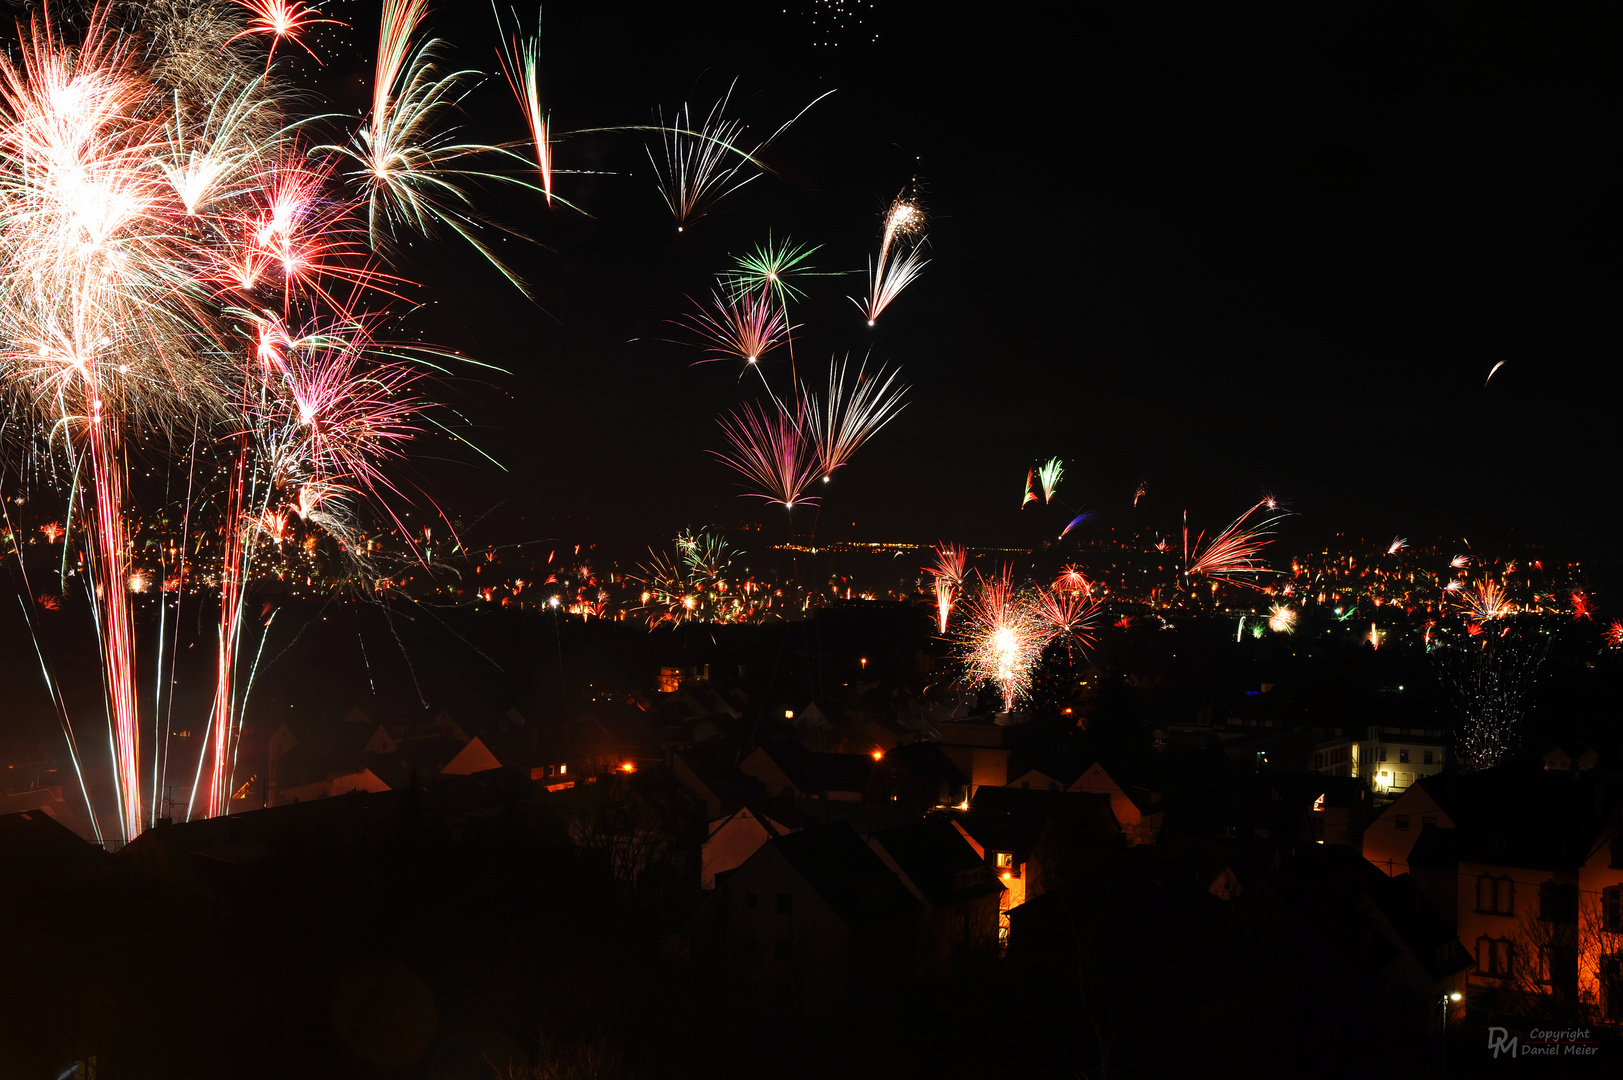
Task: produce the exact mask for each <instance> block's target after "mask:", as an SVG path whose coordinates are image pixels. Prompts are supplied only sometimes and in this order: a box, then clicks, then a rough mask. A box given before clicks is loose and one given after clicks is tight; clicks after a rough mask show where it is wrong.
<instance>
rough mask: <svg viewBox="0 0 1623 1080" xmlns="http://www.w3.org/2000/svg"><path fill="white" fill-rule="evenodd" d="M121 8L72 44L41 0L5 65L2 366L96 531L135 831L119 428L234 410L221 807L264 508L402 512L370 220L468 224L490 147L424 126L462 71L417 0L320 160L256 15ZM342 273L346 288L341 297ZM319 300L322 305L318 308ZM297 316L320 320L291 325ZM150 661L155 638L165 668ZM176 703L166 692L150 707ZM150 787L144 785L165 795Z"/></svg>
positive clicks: (275, 517) (303, 17) (117, 722)
mask: <svg viewBox="0 0 1623 1080" xmlns="http://www.w3.org/2000/svg"><path fill="white" fill-rule="evenodd" d="M237 6H240V7H245V8H248V9H249V10H250V11H251V12H257V13H259V15H260V16H262V17H263V21H262V22H252V23H250V25H249V27H248V32H249V33H254V32H267V33H272V34H274V35H275V36H277V37H286V38H290V39H293V40H295V41H296V40H297V36H298V34H299V33H300V32H302V30H304V29H306V28H308V27H309V26H311V25H314V24H315V23H318V22H334V23H336V22H337V21H336V20H324V19H321V18H319V17H318V13H316V12H315V10H314V9H313V8H310V7H309V6H308V5H304V4H299V3H279V2H271V0H265V2H263V3H238V5H237ZM110 10H111V9H109V8H102V9H98V10H97V11H95V12H94V13H93V15H92V17H91V19H90V20H89V21H88V23H87V24H86V25H85V26H83V27H82V28H80V30H79V33H80V36H81V40H80V41H79V43H78V44H77V45H76V46H68V45H66V44H64V43H62V42H61V41H59V40H58V37H57V35H56V32H55V29H54V28H53V26H52V24H51V22H50V17H49V13H48V11H47V13H46V14H44V15H42V16H39V17H36V18H35V19H34V20H33V22H31V23H30V24H29V27H28V28H27V29H26V30H25V31H24V32H23V41H22V47H21V49H20V51H19V52H18V53H17V54H14V56H15V57H16V58H15V59H11V58H6V59H0V253H3V254H4V255H5V256H6V272H5V275H4V278H3V279H0V342H3V344H0V364H3V371H0V379H3V385H4V388H5V389H6V391H7V392H8V393H9V394H10V395H11V396H12V399H13V401H14V403H15V405H16V406H18V407H19V408H18V409H15V410H14V411H23V412H27V413H31V414H32V415H33V417H34V418H35V419H37V420H38V421H39V426H40V428H41V430H42V432H43V434H42V435H41V441H42V442H43V443H45V444H46V445H47V446H48V447H49V448H50V449H52V450H53V451H54V450H60V451H61V452H63V453H65V454H66V456H67V458H68V461H69V462H70V464H71V465H72V475H73V477H74V486H73V495H72V496H71V497H70V503H71V504H72V505H71V506H70V516H69V518H68V520H69V522H70V523H71V522H72V520H73V517H72V512H78V513H79V514H80V518H79V519H80V520H83V521H87V522H88V523H89V525H90V535H89V537H88V541H87V545H86V546H87V549H88V550H87V552H86V554H87V555H88V556H89V559H88V564H87V570H88V572H89V573H88V583H89V586H90V587H89V593H90V595H91V597H92V600H93V602H92V609H93V611H94V612H95V615H96V627H97V631H98V635H99V640H100V642H101V649H102V660H103V675H104V682H105V689H106V697H107V702H108V713H109V716H108V722H109V735H110V742H111V744H112V751H113V762H114V782H115V788H116V791H117V797H118V802H119V810H120V820H121V825H122V835H123V838H124V839H125V840H128V839H131V838H133V836H134V835H135V834H136V833H137V832H138V831H139V830H140V828H141V826H142V818H141V814H140V799H141V792H140V784H139V777H138V775H137V773H136V768H137V762H138V761H139V760H140V753H141V746H140V739H139V732H138V729H137V728H136V727H135V720H136V716H137V708H136V702H135V697H134V693H133V678H134V657H135V650H134V637H133V623H132V619H131V612H130V601H129V599H128V594H129V591H130V590H134V589H138V588H139V585H138V581H139V579H140V577H141V572H140V571H139V570H138V569H137V568H135V567H133V566H132V565H131V564H130V562H129V559H130V555H129V537H128V535H127V534H126V526H125V525H124V521H125V518H126V514H127V507H126V506H125V502H126V496H125V491H124V476H125V472H126V470H127V468H128V466H127V463H126V462H125V461H124V460H123V452H122V447H123V445H124V444H125V439H126V437H127V433H128V432H132V431H141V432H142V433H143V440H144V441H150V440H146V439H145V436H146V434H148V433H156V434H157V435H159V436H162V435H163V434H165V433H168V434H171V435H172V434H173V433H174V431H175V430H176V429H177V428H179V427H180V426H181V424H182V423H183V422H184V423H190V424H192V425H194V430H197V428H198V427H201V428H202V429H203V430H205V431H208V430H211V429H213V427H214V426H215V425H217V424H221V423H224V424H228V425H231V430H230V432H229V434H228V436H227V438H228V440H231V441H232V444H233V445H234V446H235V450H234V451H233V455H234V456H233V465H232V470H233V471H231V473H230V479H229V480H228V483H227V495H226V515H227V520H226V522H225V526H224V532H225V535H226V542H225V544H224V545H223V550H222V556H221V557H222V566H221V575H220V580H221V608H220V624H219V641H218V643H217V657H216V661H217V685H216V694H215V705H214V709H213V711H212V712H211V717H212V720H211V723H210V728H209V734H208V737H207V739H206V741H207V743H208V747H207V749H206V750H205V751H204V753H203V754H202V755H200V757H199V761H198V766H199V770H200V775H201V771H202V770H203V768H204V761H205V759H207V762H208V766H207V767H208V770H209V779H208V784H207V787H206V789H205V790H204V801H205V803H206V812H209V813H220V812H224V811H225V809H226V808H227V806H228V803H227V800H228V799H229V797H230V794H231V782H232V781H231V768H232V765H233V762H234V761H235V759H236V745H237V743H236V739H237V738H238V736H239V735H240V708H241V707H242V705H243V703H244V700H245V697H246V695H245V694H244V695H243V696H242V698H240V699H239V697H238V695H237V693H236V686H237V684H236V677H235V672H236V667H237V665H236V658H237V652H238V647H239V645H240V641H241V635H240V628H241V625H242V611H243V604H244V600H245V598H246V592H247V589H246V583H247V580H248V573H249V566H250V563H251V560H252V557H253V552H254V550H255V544H256V543H257V541H258V540H259V539H260V538H261V537H263V536H267V535H271V536H275V537H277V538H279V537H280V536H281V528H282V527H281V526H279V525H277V524H275V523H276V522H278V521H285V519H286V513H287V510H292V511H295V512H297V513H298V515H299V516H300V517H301V518H302V519H304V520H306V521H310V522H312V523H314V524H317V525H318V526H319V527H321V528H323V529H324V530H325V531H327V532H328V533H329V534H330V535H332V536H333V537H334V538H335V539H337V540H338V541H339V542H340V544H341V545H343V547H344V549H345V551H346V553H349V554H352V555H354V556H355V557H357V558H358V557H359V555H358V552H356V550H355V531H356V530H355V528H354V526H353V525H351V524H349V523H348V520H347V519H348V518H349V516H350V510H351V507H350V498H351V497H352V496H354V497H362V496H365V497H369V498H371V499H372V500H374V501H376V502H378V503H379V504H381V505H382V506H383V509H385V510H386V511H387V512H388V513H389V514H390V516H391V517H393V516H394V512H393V510H392V509H390V508H389V506H388V505H387V499H386V496H387V495H389V494H392V493H394V489H393V487H392V486H391V485H390V484H389V482H388V480H387V479H386V477H385V476H384V474H383V472H382V468H381V465H382V463H383V462H385V461H387V460H389V459H390V458H393V457H396V456H398V455H399V452H400V451H399V446H400V444H401V443H402V442H403V441H404V440H405V439H408V438H411V437H413V435H414V434H415V431H416V425H415V419H416V416H417V414H418V411H419V404H420V403H419V401H418V399H417V397H416V396H415V394H414V393H413V392H412V389H411V387H412V383H413V382H414V380H415V378H416V376H415V373H414V370H413V369H412V368H411V367H410V365H408V364H406V363H405V362H403V361H401V360H400V359H399V358H393V359H382V360H379V359H377V358H375V357H374V356H373V355H371V354H372V353H373V351H374V350H375V346H374V345H373V343H372V342H371V340H370V337H369V336H368V335H367V334H366V332H365V326H364V323H365V321H366V320H364V319H361V320H358V319H357V318H356V317H355V316H354V315H353V314H351V312H352V311H353V310H354V306H355V302H356V297H357V296H358V295H359V294H361V293H363V292H380V293H382V294H383V295H385V296H392V295H393V294H391V293H389V292H388V289H387V288H386V286H387V285H388V284H389V283H390V282H392V281H394V280H396V279H393V278H390V277H388V276H387V275H384V274H382V273H381V272H379V271H378V270H377V269H376V268H374V267H372V266H371V265H369V264H368V262H367V256H366V249H365V247H364V244H363V243H362V241H361V239H360V238H362V237H366V236H367V235H368V234H370V238H371V240H372V241H373V243H374V245H375V243H376V241H377V239H378V228H379V224H380V221H381V220H405V221H410V222H412V223H414V224H416V225H418V226H419V227H420V226H423V225H424V224H425V223H426V222H427V221H428V220H429V219H430V218H433V219H434V220H439V221H443V222H444V223H445V224H447V225H449V226H450V227H451V228H453V229H454V230H456V231H459V232H463V234H464V235H467V234H466V231H465V226H466V224H467V218H466V216H465V214H464V215H463V216H461V217H458V216H457V215H458V214H461V213H462V211H460V210H457V209H456V208H457V207H461V206H464V205H465V203H466V199H465V196H462V195H461V193H460V191H458V190H457V189H456V188H455V187H454V186H453V185H452V179H451V178H453V177H462V176H471V175H482V174H472V173H465V172H458V171H456V170H454V169H450V168H448V167H447V165H448V163H450V162H452V161H453V160H454V159H456V158H458V157H461V156H464V155H467V154H472V153H477V152H482V151H483V150H487V149H491V148H486V147H477V146H473V145H468V144H455V143H452V142H451V141H450V140H449V139H447V138H445V137H444V136H443V135H439V134H437V133H436V132H434V131H433V130H432V124H431V121H432V120H433V118H435V117H437V116H439V115H440V114H442V113H443V112H444V111H446V110H447V109H449V108H450V107H451V106H452V105H454V103H455V96H456V93H457V87H458V86H460V84H461V79H462V76H463V74H464V73H455V74H453V75H450V76H446V77H443V78H442V77H440V76H438V75H437V74H436V73H435V72H434V68H433V64H432V62H431V60H430V54H431V52H432V51H433V48H434V45H435V43H434V42H430V43H428V44H427V45H424V46H422V47H421V48H418V49H416V50H415V52H413V49H412V46H411V39H412V36H413V34H414V33H415V31H416V29H417V27H418V26H419V24H420V23H421V20H422V16H423V13H424V10H425V5H424V3H422V2H420V0H387V2H386V3H385V5H384V12H383V28H382V34H381V36H380V46H379V53H378V72H379V75H380V79H379V81H378V83H377V84H376V85H375V86H374V99H373V109H372V112H371V115H370V116H369V117H368V118H367V121H366V123H365V125H364V126H363V127H362V129H361V130H360V131H359V132H357V134H356V138H355V140H354V141H353V142H352V144H351V145H350V146H349V147H346V148H334V147H328V148H316V150H315V151H314V152H313V154H314V156H311V155H309V154H306V152H305V151H304V150H303V149H302V148H301V147H300V146H298V145H297V143H296V140H295V138H294V135H293V134H292V132H293V130H294V127H296V125H295V126H292V127H290V126H284V121H283V119H282V116H281V109H280V107H279V104H277V103H275V102H273V100H272V99H273V91H274V88H272V87H270V86H269V85H268V81H267V78H266V76H264V75H258V74H255V73H254V72H253V71H252V70H251V69H250V68H249V67H248V66H246V65H247V57H246V56H245V55H244V54H243V53H242V51H241V50H240V49H233V48H232V47H231V43H232V42H233V41H235V40H236V39H237V38H238V37H240V36H242V35H241V32H240V31H241V30H242V27H243V23H242V20H241V19H240V18H236V19H233V18H228V17H226V15H225V13H228V12H230V11H232V10H233V9H232V8H231V7H229V6H227V5H225V4H223V3H222V4H218V5H214V6H209V5H203V6H202V7H201V8H199V9H198V11H200V12H201V15H200V16H199V18H201V20H202V21H201V22H198V21H196V20H192V18H191V15H190V14H188V15H187V17H186V18H185V19H175V18H173V17H172V16H170V15H168V14H165V13H163V12H160V11H159V10H158V9H156V8H154V9H146V8H135V9H129V10H128V11H126V10H125V9H119V10H120V17H121V18H125V17H126V16H127V17H128V19H129V25H120V26H119V27H117V28H116V30H115V29H114V28H112V27H111V26H110V25H109V22H108V18H109V16H108V12H109V11H110ZM166 18H168V19H170V20H171V21H170V22H165V21H164V20H165V19H166ZM143 19H150V20H152V21H151V22H150V24H149V23H143V22H142V21H141V20H143ZM199 27H201V28H202V29H201V30H199V29H198V28H199ZM298 43H299V44H300V45H301V47H302V46H303V43H302V42H298ZM274 46H275V42H274V41H273V42H272V48H273V49H274ZM137 61H139V63H137ZM268 68H269V61H268V60H267V70H268ZM323 153H325V154H327V155H329V156H328V157H325V158H323V157H321V156H320V155H321V154H323ZM335 154H336V155H339V156H342V157H347V158H349V159H350V160H355V161H359V162H360V163H361V164H362V166H363V170H362V172H363V176H364V177H365V183H366V185H367V195H366V197H365V199H364V200H363V201H362V202H361V203H360V204H359V205H360V206H364V207H366V210H367V220H366V223H365V224H363V223H362V222H360V221H358V220H356V218H355V217H354V213H355V211H356V210H357V204H355V203H354V202H352V201H350V200H347V199H344V198H339V197H334V196H332V195H330V194H329V193H328V188H329V187H330V186H331V181H332V178H333V170H334V164H335V161H336V160H337V159H336V158H335V157H333V156H332V155H335ZM436 199H443V200H446V201H447V204H448V205H449V206H450V207H451V208H452V209H451V210H447V209H446V208H445V207H443V206H441V205H439V203H437V202H435V200H436ZM452 218H455V220H452ZM470 239H471V237H470ZM476 246H477V242H476ZM493 261H494V260H493ZM333 280H337V281H341V282H343V283H345V284H346V285H347V287H348V289H349V295H348V296H345V297H340V296H338V295H335V293H334V291H333V290H332V289H331V288H330V287H329V282H331V281H333ZM322 308H326V309H330V312H331V313H330V315H327V316H321V317H320V318H317V317H315V316H314V315H312V312H313V311H316V310H318V309H322ZM271 309H277V310H279V312H280V314H276V313H273V311H272V310H271ZM295 314H296V316H297V318H299V319H314V320H315V321H314V324H313V325H315V327H316V328H315V329H314V330H307V331H305V332H301V333H300V334H297V335H295V334H294V333H292V332H290V331H289V330H288V329H287V326H288V325H289V324H288V323H287V320H288V319H289V318H290V317H291V316H294V315H295ZM242 322H247V323H248V324H250V326H251V327H253V328H254V329H255V331H256V336H257V342H256V343H255V345H254V347H253V350H252V357H253V359H252V360H249V361H248V363H247V364H246V365H245V366H242V367H241V368H240V369H239V367H238V365H236V364H235V363H234V362H233V361H232V360H231V359H230V357H231V356H232V355H233V354H235V353H236V351H237V349H236V343H235V341H234V340H233V336H234V333H235V330H234V329H233V328H234V327H236V326H238V325H240V324H241V323H242ZM255 361H257V363H256V362H255ZM209 437H210V438H212V437H213V436H209ZM195 458H196V454H195V440H194V453H193V460H194V463H195ZM280 489H286V490H294V489H296V490H297V491H298V492H299V498H298V505H297V506H294V507H289V508H287V510H281V509H276V508H275V507H273V506H272V502H273V501H274V498H275V492H276V491H277V490H280ZM191 503H192V499H191V495H190V479H189V480H188V498H187V513H186V518H185V521H186V525H183V535H182V545H181V550H180V552H179V562H178V566H177V567H176V574H175V579H174V586H173V587H174V589H175V591H176V592H177V596H178V595H179V593H181V592H182V591H183V590H184V587H185V584H186V582H187V580H188V573H187V570H188V568H187V565H186V563H187V552H188V550H189V545H188V544H187V542H186V527H187V526H189V524H190V516H191V509H192V506H191ZM395 523H396V525H399V524H400V523H399V519H398V518H395ZM409 542H410V540H409V537H408V543H409ZM67 547H68V545H66V544H64V546H63V556H64V559H65V558H66V557H67ZM126 586H127V587H126ZM169 588H170V584H169V581H168V579H165V581H164V590H163V591H168V589H169ZM161 602H162V601H161V600H160V603H161ZM177 602H178V601H177ZM167 614H168V613H167V609H165V611H164V614H163V616H161V617H160V635H162V633H163V631H164V629H165V627H164V626H163V619H164V618H165V617H166V616H167ZM176 622H177V632H178V619H177V620H176ZM174 655H175V653H174V650H170V664H171V668H172V666H173V657H174ZM162 666H163V656H162V650H161V648H160V656H159V669H160V670H159V678H160V682H161V679H162ZM163 704H164V702H163V692H162V690H161V689H160V691H159V694H158V696H157V698H156V699H155V701H154V720H155V721H156V720H157V719H158V715H157V714H158V712H159V711H160V710H161V709H162V708H163ZM168 705H169V708H170V709H171V710H172V709H173V705H174V695H173V694H172V693H171V694H170V696H169V699H168ZM166 726H167V725H166ZM162 742H163V746H164V747H166V746H167V740H162ZM154 753H155V755H156V756H155V759H154V769H155V773H154V775H155V777H166V776H167V765H168V760H167V758H168V755H167V752H166V750H165V749H163V748H155V751H154ZM159 758H161V759H162V761H161V762H160V761H159V760H158V759H159ZM160 765H161V768H160ZM161 788H162V781H161V779H155V780H154V790H153V798H154V812H156V800H157V799H158V796H159V793H160V789H161ZM196 791H197V785H196V784H194V799H195V795H196Z"/></svg>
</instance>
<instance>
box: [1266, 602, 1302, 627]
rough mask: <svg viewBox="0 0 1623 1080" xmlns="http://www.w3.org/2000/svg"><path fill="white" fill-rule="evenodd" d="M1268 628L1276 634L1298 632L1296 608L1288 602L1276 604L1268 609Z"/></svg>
mask: <svg viewBox="0 0 1623 1080" xmlns="http://www.w3.org/2000/svg"><path fill="white" fill-rule="evenodd" d="M1268 629H1270V630H1272V631H1273V632H1274V633H1276V634H1294V633H1295V632H1296V610H1295V609H1294V608H1292V607H1290V606H1288V605H1286V604H1275V605H1274V606H1273V607H1272V608H1270V609H1269V611H1268Z"/></svg>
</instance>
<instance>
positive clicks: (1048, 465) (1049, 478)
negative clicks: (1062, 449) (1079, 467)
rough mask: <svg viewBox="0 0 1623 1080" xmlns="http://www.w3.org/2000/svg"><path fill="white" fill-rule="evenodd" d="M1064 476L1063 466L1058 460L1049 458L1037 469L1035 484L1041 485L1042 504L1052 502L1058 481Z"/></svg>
mask: <svg viewBox="0 0 1623 1080" xmlns="http://www.w3.org/2000/svg"><path fill="white" fill-rule="evenodd" d="M1064 475H1065V464H1064V463H1063V462H1062V461H1060V459H1059V458H1049V459H1048V460H1047V461H1046V462H1044V463H1043V464H1042V465H1040V466H1039V467H1038V469H1037V482H1038V483H1039V484H1040V485H1042V489H1043V502H1044V503H1045V504H1046V503H1051V502H1053V501H1054V492H1055V491H1056V490H1058V488H1059V482H1060V479H1061V478H1062V477H1063V476H1064Z"/></svg>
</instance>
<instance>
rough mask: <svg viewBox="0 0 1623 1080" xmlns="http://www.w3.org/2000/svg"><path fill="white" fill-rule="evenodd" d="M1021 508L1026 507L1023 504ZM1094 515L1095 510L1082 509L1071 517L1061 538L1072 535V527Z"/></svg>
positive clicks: (1061, 531)
mask: <svg viewBox="0 0 1623 1080" xmlns="http://www.w3.org/2000/svg"><path fill="white" fill-rule="evenodd" d="M1021 509H1025V508H1024V507H1023V506H1022V507H1021ZM1092 517H1093V511H1092V510H1084V511H1082V512H1081V513H1080V514H1078V515H1076V517H1074V518H1072V519H1071V522H1070V524H1069V525H1066V526H1065V528H1063V529H1061V530H1060V534H1059V538H1060V539H1061V540H1063V539H1065V538H1066V537H1067V536H1068V535H1070V532H1071V530H1072V529H1074V528H1076V527H1077V526H1078V525H1080V524H1082V523H1083V522H1084V521H1088V520H1091V519H1092Z"/></svg>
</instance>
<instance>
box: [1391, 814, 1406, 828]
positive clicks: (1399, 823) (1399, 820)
mask: <svg viewBox="0 0 1623 1080" xmlns="http://www.w3.org/2000/svg"><path fill="white" fill-rule="evenodd" d="M1393 824H1394V825H1395V826H1396V828H1397V830H1398V832H1408V831H1409V815H1408V814H1399V815H1398V816H1397V817H1396V819H1394V821H1393Z"/></svg>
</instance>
